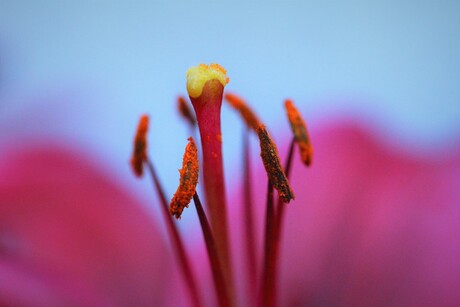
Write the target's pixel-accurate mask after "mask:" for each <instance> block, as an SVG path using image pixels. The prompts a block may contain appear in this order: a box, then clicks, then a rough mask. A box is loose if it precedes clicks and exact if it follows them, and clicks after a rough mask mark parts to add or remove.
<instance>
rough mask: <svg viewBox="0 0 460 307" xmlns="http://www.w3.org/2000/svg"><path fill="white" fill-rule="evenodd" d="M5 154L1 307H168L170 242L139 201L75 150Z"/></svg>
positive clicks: (0, 181) (0, 204)
mask: <svg viewBox="0 0 460 307" xmlns="http://www.w3.org/2000/svg"><path fill="white" fill-rule="evenodd" d="M2 151H3V152H2V156H1V157H0V304H1V305H2V306H3V305H39V306H63V305H66V306H67V305H85V306H128V305H131V306H147V305H149V306H153V305H158V304H160V303H161V302H162V298H163V297H164V296H163V295H162V292H163V291H164V284H165V282H166V281H167V280H168V276H169V275H168V274H169V273H170V270H171V269H170V268H169V267H168V266H167V264H168V262H167V260H166V252H165V247H164V242H162V240H161V236H160V234H159V233H158V231H157V229H156V227H155V225H154V224H153V222H152V221H153V219H152V218H151V217H149V216H148V214H147V212H146V210H145V209H144V208H142V206H141V205H140V204H139V203H138V202H137V201H136V200H135V199H134V198H132V197H131V196H130V195H129V194H128V193H126V192H125V191H124V190H123V189H122V188H121V187H120V186H119V185H118V184H117V183H116V182H115V181H114V180H110V178H108V175H107V174H105V173H104V172H102V171H101V170H100V169H99V168H98V167H97V166H95V165H93V164H91V163H90V161H88V159H87V158H86V157H84V156H83V155H81V154H78V153H75V151H70V150H66V149H64V148H60V147H59V146H43V147H40V148H28V149H21V148H11V150H8V151H5V150H2Z"/></svg>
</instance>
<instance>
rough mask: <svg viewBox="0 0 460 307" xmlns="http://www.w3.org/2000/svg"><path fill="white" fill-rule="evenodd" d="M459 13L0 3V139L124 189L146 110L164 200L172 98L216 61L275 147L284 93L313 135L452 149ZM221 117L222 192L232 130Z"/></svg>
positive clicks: (232, 159)
mask: <svg viewBox="0 0 460 307" xmlns="http://www.w3.org/2000/svg"><path fill="white" fill-rule="evenodd" d="M459 13H460V2H458V1H347V2H345V1H343V2H339V1H324V2H321V3H319V2H317V1H284V2H281V1H263V2H262V1H233V2H230V1H205V2H202V1H201V2H200V1H187V2H185V1H184V2H174V1H126V2H120V1H5V0H0V65H1V66H0V99H1V100H0V102H1V104H0V138H1V139H2V140H3V141H2V142H3V143H4V144H6V142H8V141H11V140H16V141H17V140H18V138H19V139H20V140H21V141H23V140H28V141H31V140H40V139H44V138H47V139H50V138H51V139H54V140H57V141H58V142H64V143H67V144H72V145H73V146H76V147H79V148H80V149H83V150H85V151H88V152H90V153H91V154H93V155H95V156H97V158H101V161H102V159H103V161H105V163H106V164H105V165H106V167H108V168H110V170H111V171H113V174H114V175H115V176H116V177H118V178H128V180H127V181H129V182H130V183H129V184H132V186H133V187H134V186H137V185H138V184H139V182H137V181H135V180H134V179H132V174H131V173H130V170H129V165H128V160H129V157H130V154H131V150H132V148H131V146H132V138H133V135H134V130H135V126H136V125H137V120H138V118H139V115H140V114H141V113H144V112H147V113H148V114H150V115H151V120H152V125H151V133H150V136H149V140H150V153H151V155H152V156H153V159H154V160H155V162H156V163H157V165H158V169H159V172H160V174H161V176H162V177H163V178H164V181H165V185H166V189H167V191H168V193H169V194H172V193H173V192H174V190H175V188H176V186H177V183H178V174H177V172H176V170H177V169H178V168H179V167H180V164H181V157H182V153H183V149H184V146H185V144H186V138H187V136H188V132H187V127H186V125H185V124H184V123H183V122H182V121H181V120H180V118H179V116H178V114H177V111H176V105H175V99H176V97H177V95H178V94H185V93H186V92H185V72H186V70H187V68H188V67H190V66H193V65H197V64H198V63H211V62H215V63H220V64H221V65H222V66H224V67H225V68H226V69H227V71H228V75H229V77H230V79H231V81H230V84H229V85H228V87H227V90H228V91H232V92H236V93H238V94H240V95H242V96H243V97H245V98H246V99H247V100H248V101H249V102H250V103H251V105H252V106H253V107H254V109H255V110H256V112H257V113H258V114H259V115H260V117H261V118H262V119H263V121H264V122H266V123H267V124H268V125H269V127H270V129H271V130H272V131H274V133H273V134H274V135H275V137H276V138H277V140H280V137H281V135H282V133H283V132H287V129H288V126H287V124H286V120H285V118H284V110H283V106H282V101H283V99H285V98H287V97H290V98H293V99H294V101H295V102H296V103H297V104H298V105H299V106H300V107H301V109H302V111H303V113H304V115H305V117H306V118H307V120H308V122H309V125H310V128H311V129H312V130H314V129H319V128H318V127H320V126H321V125H322V124H323V123H326V124H327V123H328V122H331V121H334V120H338V119H340V118H352V119H357V120H359V121H361V122H363V123H365V125H366V126H367V127H369V129H373V130H374V131H378V133H379V135H382V136H383V137H384V138H386V139H387V140H388V141H389V142H392V144H399V145H400V146H401V148H403V149H404V150H409V151H412V152H416V153H417V154H422V155H425V154H428V155H431V154H434V153H435V152H437V151H439V150H442V151H449V148H450V146H451V145H452V144H458V143H459V142H458V140H459V132H460V121H459V118H460V86H459V79H460V33H459V32H460V18H459ZM223 112H224V116H223V128H224V132H223V133H224V137H223V140H224V146H225V159H226V163H227V164H226V169H227V176H228V180H229V181H230V182H232V178H234V176H233V175H234V174H235V173H238V172H239V170H240V166H239V163H238V161H237V160H239V159H240V157H239V153H240V143H241V140H240V135H241V131H242V130H243V128H242V125H241V123H240V122H239V121H238V119H237V116H236V115H235V114H234V112H232V111H231V110H229V108H228V107H224V109H223ZM399 145H398V146H399ZM256 152H257V150H256V148H254V153H256ZM236 165H238V166H236ZM124 180H125V179H124ZM143 184H146V183H143ZM139 189H143V187H142V188H139Z"/></svg>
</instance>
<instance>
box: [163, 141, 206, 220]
mask: <svg viewBox="0 0 460 307" xmlns="http://www.w3.org/2000/svg"><path fill="white" fill-rule="evenodd" d="M188 140H189V143H188V144H187V147H186V148H185V153H184V158H183V160H182V169H180V170H179V172H180V183H179V187H177V191H176V193H175V194H174V196H173V199H172V200H171V203H170V205H169V212H170V213H171V214H172V215H174V216H175V217H176V219H180V217H181V215H182V211H184V208H185V207H187V208H188V204H189V203H190V201H191V200H192V198H193V195H194V194H195V191H196V185H197V184H198V169H199V164H198V150H197V148H196V145H195V141H194V140H193V138H191V137H190V138H189V139H188Z"/></svg>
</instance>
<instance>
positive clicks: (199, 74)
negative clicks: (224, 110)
mask: <svg viewBox="0 0 460 307" xmlns="http://www.w3.org/2000/svg"><path fill="white" fill-rule="evenodd" d="M213 79H217V80H219V81H220V83H221V84H222V86H224V87H225V85H227V83H228V81H229V80H230V79H229V78H228V77H227V71H226V70H225V69H224V68H223V67H222V66H220V65H219V64H210V65H209V66H208V65H206V64H200V65H198V66H193V67H190V68H189V69H188V70H187V92H188V94H189V96H190V97H193V98H197V97H200V96H201V93H202V92H203V87H204V85H205V84H206V82H207V81H209V80H213Z"/></svg>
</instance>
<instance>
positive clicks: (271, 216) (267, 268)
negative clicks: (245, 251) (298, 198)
mask: <svg viewBox="0 0 460 307" xmlns="http://www.w3.org/2000/svg"><path fill="white" fill-rule="evenodd" d="M274 230H275V207H274V200H273V186H272V184H271V183H270V180H269V181H268V188H267V216H266V221H265V248H264V267H263V275H262V281H261V285H262V291H261V297H260V304H259V306H260V307H273V306H276V302H275V294H274V290H275V285H276V281H275V280H274V277H275V276H274V271H273V258H272V257H271V256H272V255H273V248H274V246H275V244H274V242H273V241H274V236H273V235H274Z"/></svg>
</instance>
